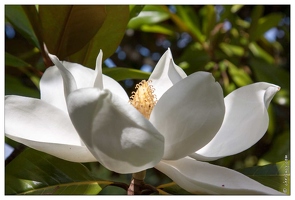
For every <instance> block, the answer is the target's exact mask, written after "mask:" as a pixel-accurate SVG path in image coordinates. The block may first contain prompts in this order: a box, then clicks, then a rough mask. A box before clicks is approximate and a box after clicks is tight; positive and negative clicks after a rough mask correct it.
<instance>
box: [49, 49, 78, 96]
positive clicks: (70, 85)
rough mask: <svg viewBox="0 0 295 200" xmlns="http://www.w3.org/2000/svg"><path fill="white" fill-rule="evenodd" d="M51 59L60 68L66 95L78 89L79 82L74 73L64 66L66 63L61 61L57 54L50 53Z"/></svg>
mask: <svg viewBox="0 0 295 200" xmlns="http://www.w3.org/2000/svg"><path fill="white" fill-rule="evenodd" d="M48 56H49V58H50V59H51V61H52V62H53V63H54V64H55V65H56V66H57V68H58V69H59V71H60V73H61V76H62V79H63V83H64V93H65V97H67V96H68V95H69V94H70V93H71V92H72V91H74V90H76V89H77V84H76V81H75V78H74V77H73V75H72V74H71V73H70V72H69V71H68V70H67V69H66V68H65V67H64V65H63V64H62V63H61V62H60V61H59V59H58V58H57V57H56V56H55V55H51V54H48Z"/></svg>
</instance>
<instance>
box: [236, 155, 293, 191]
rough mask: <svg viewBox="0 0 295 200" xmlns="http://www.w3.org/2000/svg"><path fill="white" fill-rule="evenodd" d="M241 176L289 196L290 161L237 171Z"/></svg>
mask: <svg viewBox="0 0 295 200" xmlns="http://www.w3.org/2000/svg"><path fill="white" fill-rule="evenodd" d="M238 171H239V172H241V173H242V174H244V175H246V176H248V177H250V178H252V179H254V180H256V181H258V182H260V183H261V184H263V185H266V186H268V187H271V188H273V189H275V190H278V191H280V192H283V193H286V194H290V161H289V160H288V158H287V157H286V160H284V161H281V162H278V163H276V164H269V165H265V166H256V167H250V168H245V169H241V170H238Z"/></svg>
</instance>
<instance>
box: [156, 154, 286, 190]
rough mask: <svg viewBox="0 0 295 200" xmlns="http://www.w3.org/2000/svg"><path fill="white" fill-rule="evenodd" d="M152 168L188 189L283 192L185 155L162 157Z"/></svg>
mask: <svg viewBox="0 0 295 200" xmlns="http://www.w3.org/2000/svg"><path fill="white" fill-rule="evenodd" d="M155 168H156V169H158V170H159V171H161V172H162V173H164V174H166V175H167V176H169V177H170V178H171V179H172V180H173V181H174V182H175V183H177V184H178V185H179V186H180V187H182V188H183V189H185V190H187V191H188V192H191V193H196V194H199V193H208V194H276V195H277V194H283V193H280V192H278V191H276V190H274V189H272V188H269V187H266V186H264V185H262V184H260V183H258V182H256V181H254V180H252V179H250V178H248V177H247V176H245V175H243V174H241V173H239V172H236V171H234V170H231V169H228V168H225V167H220V166H216V165H212V164H209V163H206V162H200V161H196V160H194V159H191V158H189V157H186V158H182V159H180V160H176V161H166V160H163V161H161V162H160V163H159V164H158V165H156V166H155Z"/></svg>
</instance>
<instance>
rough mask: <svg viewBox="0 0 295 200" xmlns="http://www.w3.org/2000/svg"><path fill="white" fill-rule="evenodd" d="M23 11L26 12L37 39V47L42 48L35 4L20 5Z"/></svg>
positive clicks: (40, 29)
mask: <svg viewBox="0 0 295 200" xmlns="http://www.w3.org/2000/svg"><path fill="white" fill-rule="evenodd" d="M22 8H23V10H24V12H25V13H26V15H27V17H28V19H29V20H30V23H31V26H32V28H33V30H34V33H35V35H36V36H37V39H38V41H39V44H40V46H39V48H41V49H43V38H42V27H41V23H40V19H39V14H38V12H37V9H36V6H35V5H24V6H22Z"/></svg>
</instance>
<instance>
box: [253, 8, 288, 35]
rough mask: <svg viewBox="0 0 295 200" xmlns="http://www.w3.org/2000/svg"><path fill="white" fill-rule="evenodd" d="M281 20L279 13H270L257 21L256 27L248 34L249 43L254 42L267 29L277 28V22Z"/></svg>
mask: <svg viewBox="0 0 295 200" xmlns="http://www.w3.org/2000/svg"><path fill="white" fill-rule="evenodd" d="M282 18H283V15H282V14H281V13H271V14H269V15H267V16H265V17H263V18H260V19H259V20H258V24H257V27H256V29H255V30H254V31H252V32H251V34H250V41H256V40H258V39H259V38H260V37H262V36H263V34H264V33H265V32H266V31H268V30H269V29H271V28H273V27H276V26H278V24H279V22H280V21H281V19H282Z"/></svg>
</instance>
